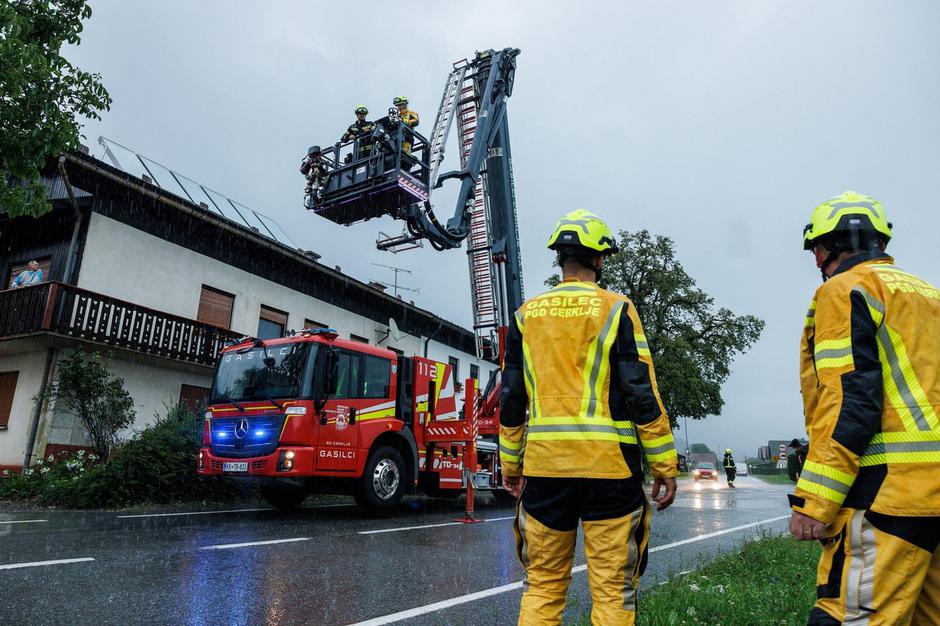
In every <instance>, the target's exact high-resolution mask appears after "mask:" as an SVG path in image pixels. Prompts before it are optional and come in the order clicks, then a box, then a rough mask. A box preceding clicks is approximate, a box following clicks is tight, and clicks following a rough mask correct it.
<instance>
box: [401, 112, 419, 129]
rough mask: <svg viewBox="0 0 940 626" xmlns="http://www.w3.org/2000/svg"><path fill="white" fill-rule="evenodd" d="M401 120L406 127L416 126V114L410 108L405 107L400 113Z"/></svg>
mask: <svg viewBox="0 0 940 626" xmlns="http://www.w3.org/2000/svg"><path fill="white" fill-rule="evenodd" d="M401 121H402V122H403V123H404V124H405V126H407V127H408V128H417V127H418V114H417V113H415V112H414V111H412V110H411V109H405V110H404V111H403V112H402V113H401Z"/></svg>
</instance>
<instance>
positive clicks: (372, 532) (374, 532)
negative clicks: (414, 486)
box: [359, 515, 516, 535]
mask: <svg viewBox="0 0 940 626" xmlns="http://www.w3.org/2000/svg"><path fill="white" fill-rule="evenodd" d="M515 518H516V516H515V515H510V516H509V517H490V518H488V519H484V520H480V521H481V522H501V521H503V520H507V519H515ZM465 523H466V522H444V523H443V524H425V525H423V526H401V527H399V528H383V529H381V530H360V531H359V534H360V535H378V534H380V533H398V532H401V531H403V530H420V529H422V528H440V527H442V526H463V525H464V524H465Z"/></svg>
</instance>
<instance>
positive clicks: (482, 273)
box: [455, 66, 500, 358]
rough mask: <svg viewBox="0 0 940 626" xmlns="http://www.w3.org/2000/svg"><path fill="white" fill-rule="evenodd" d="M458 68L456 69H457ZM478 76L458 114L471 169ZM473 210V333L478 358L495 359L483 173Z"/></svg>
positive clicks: (469, 79) (463, 158)
mask: <svg viewBox="0 0 940 626" xmlns="http://www.w3.org/2000/svg"><path fill="white" fill-rule="evenodd" d="M455 67H456V66H455ZM475 78H478V77H476V76H475V75H473V74H471V75H469V76H466V75H465V78H464V80H463V82H462V84H461V86H460V92H459V95H460V100H459V101H458V110H457V131H458V132H457V134H458V137H459V141H460V166H461V167H462V168H466V167H467V160H468V158H469V156H470V149H471V148H472V147H473V137H474V133H475V132H476V129H477V109H478V103H479V94H478V93H477V87H476V85H477V84H478V81H477V80H475ZM469 210H470V234H469V236H468V237H467V260H468V263H469V266H470V298H471V301H472V304H473V333H474V335H475V336H476V350H477V357H480V358H482V357H484V356H485V357H488V358H493V356H494V355H493V353H492V349H493V346H496V345H497V337H496V334H497V330H498V329H499V325H500V320H499V302H498V300H497V298H498V297H499V292H498V290H497V289H496V280H495V278H496V277H495V268H494V267H493V258H492V239H491V236H490V228H489V201H488V196H487V193H486V174H485V173H481V174H480V177H479V178H478V179H477V184H476V188H475V189H474V195H473V202H472V204H471V205H470V207H469Z"/></svg>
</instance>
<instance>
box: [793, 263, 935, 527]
mask: <svg viewBox="0 0 940 626" xmlns="http://www.w3.org/2000/svg"><path fill="white" fill-rule="evenodd" d="M800 379H801V382H800V384H801V388H802V394H803V406H804V414H805V416H806V430H807V432H808V433H809V452H808V454H807V457H806V462H805V464H804V466H803V471H802V473H801V474H800V480H799V482H798V483H797V487H796V493H795V494H794V496H793V497H791V504H792V505H793V508H794V509H795V510H797V511H800V512H802V513H805V514H806V515H809V516H810V517H813V518H815V519H817V520H820V521H823V522H827V523H828V522H830V521H831V520H832V519H833V518H834V517H835V515H836V512H837V511H838V510H839V508H840V507H843V506H846V507H852V508H860V509H867V508H871V509H872V510H873V511H876V512H878V513H884V514H887V515H899V516H916V517H920V516H936V515H940V421H938V414H940V291H938V290H937V289H936V288H934V287H933V286H932V285H930V284H929V283H927V282H925V281H923V280H921V279H919V278H917V277H916V276H914V275H912V274H909V273H907V272H905V271H903V270H901V269H900V268H898V267H896V266H895V265H894V261H893V259H892V258H891V257H889V256H887V255H885V254H882V253H877V252H872V253H864V254H860V255H857V256H855V257H852V258H850V259H848V260H847V261H846V262H845V263H843V265H842V266H840V268H839V270H838V271H837V273H836V274H835V275H834V276H833V277H832V278H831V279H830V280H828V281H827V282H825V283H823V285H822V286H821V287H820V288H819V289H818V290H817V292H816V296H815V298H814V300H813V302H812V303H811V305H810V309H809V312H808V314H807V316H806V323H805V328H804V332H803V341H802V349H801V355H800Z"/></svg>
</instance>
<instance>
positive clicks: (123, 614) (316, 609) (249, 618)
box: [0, 477, 788, 626]
mask: <svg viewBox="0 0 940 626" xmlns="http://www.w3.org/2000/svg"><path fill="white" fill-rule="evenodd" d="M737 484H738V486H739V487H738V489H736V490H734V491H731V490H728V489H727V488H726V487H725V486H724V481H721V482H720V483H718V484H713V483H708V484H705V483H699V484H697V485H696V484H693V483H691V482H680V487H679V496H678V497H677V499H676V502H675V504H674V505H673V506H672V507H671V508H669V509H668V510H666V511H664V512H662V513H655V514H654V516H653V522H652V524H653V527H652V533H651V539H650V546H651V548H652V553H651V555H650V562H649V567H648V569H647V572H646V575H645V577H644V579H643V584H644V586H649V585H652V584H655V583H657V582H659V581H661V580H664V579H665V578H666V577H668V576H669V575H670V574H674V573H676V572H680V571H684V570H689V569H694V568H695V567H696V566H698V565H700V564H701V563H703V562H704V561H705V560H707V559H708V558H710V557H712V556H714V555H716V554H719V553H721V552H727V551H729V550H732V549H733V548H734V547H735V546H736V545H738V544H740V542H741V541H742V540H744V539H745V538H747V537H753V536H754V535H755V534H757V533H760V532H768V531H769V532H782V531H783V530H784V529H785V525H786V522H785V520H783V519H778V520H776V521H771V522H767V523H762V524H760V525H757V524H755V523H756V522H762V521H765V520H773V519H774V518H781V517H782V516H786V515H787V513H788V509H787V505H786V498H785V495H784V494H785V493H786V492H787V488H785V487H778V486H771V485H767V484H765V483H763V482H762V481H759V480H757V479H753V478H749V477H740V478H739V479H738V483H737ZM232 508H239V507H232ZM462 510H463V499H460V500H457V501H452V502H440V501H431V500H426V499H410V500H406V502H405V503H404V504H403V505H402V508H401V510H400V511H398V512H396V513H395V514H394V515H391V516H388V517H384V518H381V519H375V518H369V517H366V516H364V515H363V514H362V513H361V512H360V511H359V510H358V509H357V508H356V507H355V505H353V504H352V502H351V501H350V502H349V503H348V504H346V503H344V502H343V501H340V502H333V503H331V504H326V505H322V504H321V505H317V504H313V505H311V506H308V507H306V508H304V509H301V510H298V511H295V512H294V513H291V514H281V513H277V512H275V511H271V510H242V511H229V512H213V513H208V514H205V513H203V514H192V513H189V514H182V515H180V514H173V515H161V516H155V515H153V514H152V513H149V512H148V513H146V514H143V515H144V516H141V517H133V516H134V515H135V513H134V512H119V513H116V512H87V513H85V512H57V511H51V512H50V511H35V512H30V511H17V512H4V511H2V510H0V585H2V589H3V596H4V601H3V602H2V603H0V624H17V625H19V624H70V625H71V624H122V625H126V624H200V625H201V624H206V625H210V624H211V625H215V624H266V625H270V626H279V625H287V624H355V623H361V622H364V623H367V624H376V625H378V624H387V623H394V624H403V625H404V624H407V625H418V624H435V625H439V624H465V625H473V626H476V625H484V624H514V623H515V619H516V615H517V611H518V607H519V598H520V596H521V590H520V589H519V585H518V584H516V585H513V583H518V581H520V580H521V579H522V569H521V566H520V565H519V564H518V562H517V561H516V559H515V556H514V540H513V536H512V522H511V517H512V516H513V514H514V511H513V507H512V506H511V505H508V504H501V503H500V504H497V503H495V502H493V501H492V500H491V499H490V498H489V496H480V497H479V498H478V500H477V517H479V518H482V519H486V520H488V521H486V522H485V523H480V524H471V525H464V524H451V522H452V521H453V519H454V518H455V517H459V516H460V514H461V512H462ZM176 512H177V513H178V512H179V510H176ZM128 516H130V517H128ZM32 520H45V521H32ZM416 526H420V527H422V528H410V527H416ZM741 526H745V528H738V527H741ZM409 528H410V529H409ZM375 531H381V532H375ZM389 531H391V532H389ZM257 542H270V543H261V544H259V543H257ZM246 543H248V544H252V545H239V544H246ZM71 559H85V560H76V561H71V562H61V563H49V564H42V565H36V566H23V564H27V563H36V562H42V561H66V560H71ZM584 562H585V561H584V556H583V550H582V546H581V544H580V540H579V545H578V554H577V556H576V558H575V565H576V566H578V565H582V564H583V563H584ZM502 586H507V588H506V589H500V587H502ZM470 594H475V595H471V596H470V597H469V598H468V597H467V596H468V595H470ZM640 602H641V606H642V592H641V597H640ZM568 604H569V609H568V610H567V612H566V623H569V622H570V623H579V621H580V620H582V619H584V617H585V616H587V615H588V614H589V613H590V593H589V590H588V587H587V576H586V574H585V573H584V572H583V571H580V572H577V573H575V575H574V581H573V583H572V586H571V590H570V593H569V602H568ZM429 605H433V606H429Z"/></svg>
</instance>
